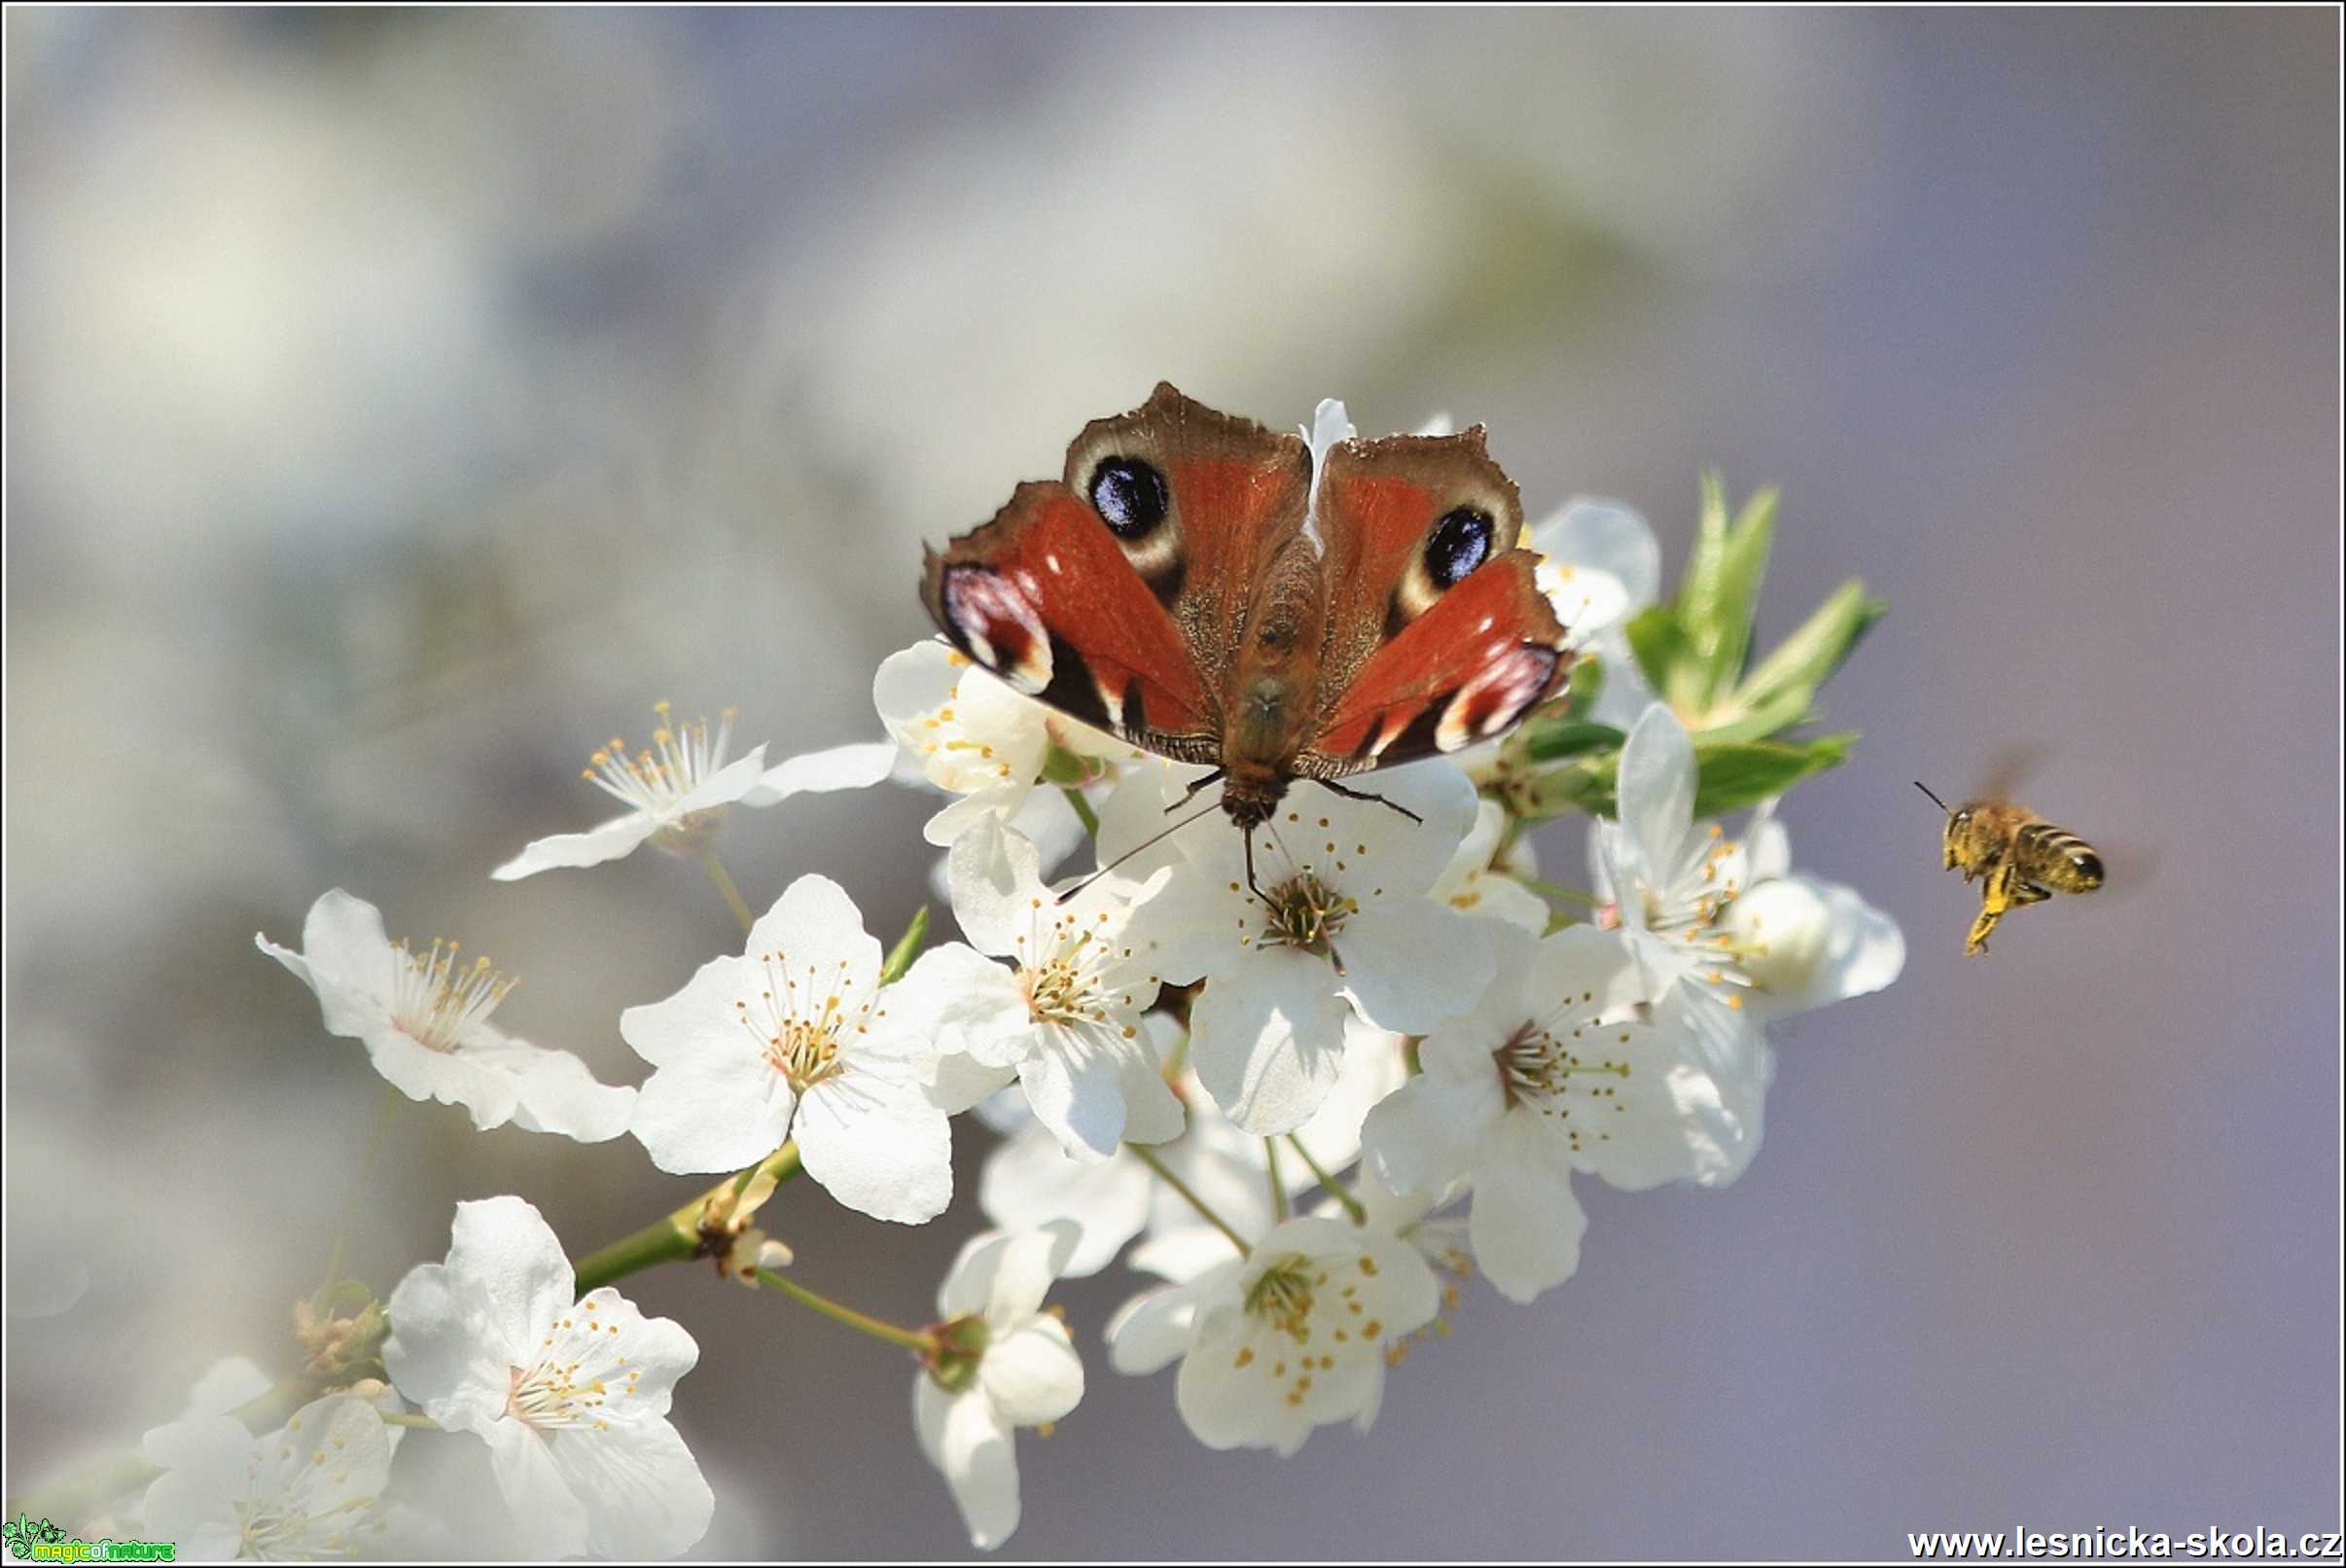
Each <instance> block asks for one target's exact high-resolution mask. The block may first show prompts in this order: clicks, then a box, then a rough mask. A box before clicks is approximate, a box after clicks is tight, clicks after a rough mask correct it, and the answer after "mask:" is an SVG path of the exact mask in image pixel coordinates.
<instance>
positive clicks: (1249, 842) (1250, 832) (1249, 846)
mask: <svg viewBox="0 0 2346 1568" xmlns="http://www.w3.org/2000/svg"><path fill="white" fill-rule="evenodd" d="M1246 890H1247V891H1248V892H1249V893H1252V894H1254V895H1255V897H1256V898H1258V899H1262V903H1263V905H1264V906H1265V907H1268V905H1269V904H1270V900H1269V899H1268V898H1266V897H1264V896H1263V892H1262V888H1260V887H1258V886H1257V885H1256V884H1255V830H1254V829H1253V828H1248V829H1247V830H1246Z"/></svg>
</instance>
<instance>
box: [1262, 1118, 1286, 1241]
mask: <svg viewBox="0 0 2346 1568" xmlns="http://www.w3.org/2000/svg"><path fill="white" fill-rule="evenodd" d="M1262 1169H1263V1173H1264V1174H1265V1175H1267V1176H1268V1177H1269V1178H1270V1200H1271V1218H1272V1219H1273V1220H1274V1221H1277V1220H1284V1219H1286V1218H1287V1183H1286V1181H1285V1180H1284V1179H1282V1178H1281V1176H1280V1175H1279V1140H1278V1139H1276V1138H1265V1139H1263V1140H1262Z"/></svg>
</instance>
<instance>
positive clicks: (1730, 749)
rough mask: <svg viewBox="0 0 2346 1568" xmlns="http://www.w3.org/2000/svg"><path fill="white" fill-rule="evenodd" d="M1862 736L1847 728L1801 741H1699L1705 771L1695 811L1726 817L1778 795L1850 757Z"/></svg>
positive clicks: (1696, 759)
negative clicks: (1792, 742) (1839, 731)
mask: <svg viewBox="0 0 2346 1568" xmlns="http://www.w3.org/2000/svg"><path fill="white" fill-rule="evenodd" d="M1857 738H1858V737H1857V736H1856V735H1855V734H1853V733H1843V734H1835V735H1819V736H1818V737H1817V738H1816V739H1814V740H1808V741H1801V742H1798V743H1796V744H1788V743H1786V742H1784V741H1780V740H1739V741H1727V742H1725V743H1724V744H1723V743H1720V742H1717V741H1713V742H1711V743H1710V744H1707V745H1706V744H1704V743H1703V742H1701V741H1696V742H1695V744H1694V762H1695V766H1697V767H1698V768H1699V769H1700V770H1701V771H1700V773H1699V775H1698V779H1697V782H1696V784H1695V786H1694V814H1695V815H1696V816H1697V817H1716V816H1722V815H1724V814H1725V813H1726V812H1729V811H1740V810H1742V809H1743V808H1744V807H1746V806H1753V805H1758V804H1759V803H1760V802H1761V801H1766V800H1772V799H1774V798H1775V797H1776V796H1779V795H1782V794H1783V793H1784V792H1785V791H1786V790H1789V789H1791V788H1792V787H1793V786H1794V785H1795V784H1797V783H1798V782H1799V781H1800V780H1802V779H1804V778H1806V777H1808V776H1809V775H1810V774H1812V773H1822V772H1823V771H1825V769H1827V768H1828V767H1837V766H1840V765H1841V764H1842V763H1844V762H1846V761H1848V760H1849V753H1850V750H1851V748H1853V747H1854V746H1856V745H1857Z"/></svg>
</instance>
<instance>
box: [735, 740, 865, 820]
mask: <svg viewBox="0 0 2346 1568" xmlns="http://www.w3.org/2000/svg"><path fill="white" fill-rule="evenodd" d="M897 755H898V753H897V749H896V742H895V741H893V740H859V741H855V742H853V743H851V744H849V745H845V746H833V747H830V748H828V749H826V750H823V751H807V752H800V754H799V755H798V756H796V757H786V758H784V759H783V760H782V761H781V762H778V763H776V764H775V765H774V766H771V767H769V768H767V769H766V770H765V771H764V773H762V774H760V775H759V776H758V782H757V784H756V785H755V786H754V787H753V788H752V789H751V790H750V791H749V793H748V794H746V795H744V796H742V797H741V803H742V804H743V805H750V806H764V805H776V804H779V803H780V802H784V801H787V800H789V799H790V798H791V797H792V796H794V795H820V794H828V793H829V792H831V791H833V790H860V789H869V788H870V787H871V786H872V785H874V784H878V783H881V782H882V781H884V780H885V779H886V778H887V777H888V775H889V773H890V772H891V771H893V770H894V769H895V766H896V759H897Z"/></svg>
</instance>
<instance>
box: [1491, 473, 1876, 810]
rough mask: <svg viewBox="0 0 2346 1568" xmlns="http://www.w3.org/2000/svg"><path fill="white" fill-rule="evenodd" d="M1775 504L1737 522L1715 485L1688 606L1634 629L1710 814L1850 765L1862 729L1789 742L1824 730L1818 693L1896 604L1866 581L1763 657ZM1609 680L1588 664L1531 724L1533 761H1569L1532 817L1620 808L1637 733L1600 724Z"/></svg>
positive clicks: (1761, 502) (1754, 506)
mask: <svg viewBox="0 0 2346 1568" xmlns="http://www.w3.org/2000/svg"><path fill="white" fill-rule="evenodd" d="M1776 508H1777V496H1776V492H1775V491H1774V490H1773V489H1763V490H1760V492H1759V493H1757V494H1756V495H1754V496H1753V497H1752V498H1751V499H1750V500H1749V501H1747V502H1745V503H1744V505H1743V507H1742V508H1741V509H1740V510H1739V511H1737V512H1736V513H1734V514H1733V515H1732V516H1731V517H1730V516H1729V514H1728V511H1727V501H1726V489H1725V486H1724V484H1723V483H1722V482H1721V481H1720V479H1719V477H1718V476H1717V475H1716V474H1708V475H1705V476H1704V477H1703V481H1702V508H1701V513H1700V516H1699V518H1698V520H1697V522H1696V526H1695V535H1694V549H1693V552H1692V554H1691V555H1690V556H1689V557H1688V562H1687V570H1686V575H1685V577H1684V578H1683V579H1682V580H1681V582H1680V584H1679V587H1678V592H1677V594H1676V596H1675V597H1673V598H1671V599H1668V600H1666V601H1664V602H1662V603H1660V604H1656V605H1653V606H1652V607H1650V608H1648V609H1647V610H1645V611H1643V612H1642V613H1640V614H1639V615H1637V616H1636V617H1634V618H1633V619H1631V620H1630V622H1629V623H1628V624H1627V625H1626V626H1625V627H1624V628H1623V630H1624V633H1625V635H1626V639H1627V642H1628V645H1629V650H1630V653H1631V656H1632V657H1633V658H1635V659H1636V660H1637V663H1638V668H1639V671H1640V672H1641V673H1642V674H1643V675H1644V676H1645V677H1646V680H1647V683H1648V684H1649V685H1651V686H1652V687H1653V690H1654V691H1655V692H1656V693H1658V694H1659V695H1661V698H1662V700H1664V701H1665V702H1667V703H1669V704H1670V707H1671V708H1672V710H1673V711H1675V712H1676V713H1677V714H1678V716H1679V718H1680V719H1681V720H1683V721H1684V722H1685V724H1686V726H1687V729H1688V731H1689V732H1690V733H1691V734H1692V736H1693V739H1694V756H1695V761H1696V763H1697V765H1698V766H1699V768H1700V781H1699V784H1698V786H1697V794H1696V797H1695V802H1694V810H1695V814H1696V815H1698V816H1716V815H1719V814H1721V813H1723V812H1727V811H1735V810H1740V809H1742V808H1744V807H1747V806H1752V805H1756V804H1758V803H1759V802H1761V801H1765V800H1768V799H1770V798H1772V797H1774V796H1777V795H1781V794H1783V793H1784V792H1785V791H1786V790H1789V789H1790V788H1792V786H1793V785H1795V784H1796V783H1798V782H1799V781H1800V780H1801V779H1803V778H1806V777H1808V776H1809V775H1810V774H1812V773H1818V772H1822V771H1823V770H1824V769H1826V768H1828V767H1832V766H1837V765H1838V764H1840V763H1841V762H1842V761H1844V760H1845V759H1846V758H1847V757H1848V756H1849V753H1850V750H1851V748H1852V747H1853V746H1854V745H1855V744H1856V741H1857V736H1856V735H1855V734H1852V733H1840V734H1827V735H1818V736H1812V737H1807V738H1790V737H1787V736H1786V734H1785V731H1790V730H1795V729H1798V728H1799V727H1801V726H1803V725H1806V724H1809V723H1811V722H1813V721H1814V720H1815V718H1816V717H1817V714H1816V697H1817V693H1818V691H1819V690H1820V689H1821V688H1822V687H1823V686H1824V684H1825V683H1826V682H1827V681H1828V680H1830V679H1831V677H1832V673H1833V672H1834V671H1835V670H1837V669H1839V668H1840V667H1841V665H1842V663H1843V662H1844V661H1845V660H1847V659H1848V658H1849V655H1850V653H1851V652H1852V651H1853V650H1854V649H1855V648H1856V647H1857V645H1858V642H1859V641H1860V639H1862V638H1863V637H1864V636H1865V635H1866V631H1867V630H1868V629H1869V628H1870V627H1871V626H1872V625H1873V624H1874V623H1875V622H1876V621H1879V620H1880V619H1881V618H1882V616H1883V614H1884V613H1885V612H1887V611H1888V609H1889V606H1888V604H1886V603H1885V602H1884V601H1882V600H1880V599H1878V598H1873V597H1871V596H1869V595H1868V594H1867V593H1866V587H1865V585H1864V584H1863V583H1861V582H1859V581H1857V580H1856V579H1854V578H1853V579H1851V580H1850V581H1849V582H1847V583H1844V584H1842V585H1841V586H1840V587H1839V588H1835V589H1834V590H1833V591H1832V593H1831V595H1829V596H1828V597H1827V598H1826V600H1825V602H1824V603H1823V604H1821V605H1819V606H1818V607H1817V608H1816V609H1815V610H1814V611H1813V612H1811V613H1810V615H1809V617H1808V619H1807V620H1805V621H1803V622H1802V623H1801V624H1800V625H1799V627H1798V628H1797V629H1796V630H1795V631H1794V632H1793V633H1792V635H1791V636H1789V637H1787V638H1785V639H1784V640H1783V641H1782V642H1780V643H1778V644H1777V645H1776V646H1775V647H1774V648H1773V649H1771V650H1769V651H1768V653H1767V654H1766V655H1765V656H1764V657H1761V658H1760V659H1757V660H1755V659H1754V658H1753V657H1752V624H1753V622H1754V620H1755V618H1756V616H1757V614H1758V611H1759V607H1760V585H1761V583H1762V582H1763V581H1764V580H1765V578H1766V576H1767V557H1768V552H1769V549H1770V547H1771V546H1772V545H1773V544H1774V542H1775V533H1776ZM1603 679H1604V671H1603V669H1602V667H1601V665H1600V663H1599V661H1598V660H1597V659H1593V658H1587V657H1583V658H1582V659H1580V660H1579V661H1578V662H1577V663H1576V665H1575V666H1574V670H1573V681H1572V685H1571V686H1570V688H1568V691H1567V695H1566V700H1565V701H1564V702H1563V703H1562V704H1561V706H1560V708H1559V710H1558V711H1557V712H1555V713H1553V714H1551V715H1550V716H1548V717H1546V718H1543V719H1540V720H1538V721H1536V722H1534V723H1533V724H1531V725H1529V726H1527V727H1526V728H1525V731H1524V733H1523V736H1522V738H1521V740H1520V741H1519V742H1518V744H1519V745H1520V747H1521V749H1522V754H1523V756H1524V758H1525V760H1526V761H1528V762H1529V763H1531V764H1532V765H1534V766H1543V765H1548V764H1556V765H1560V766H1554V767H1552V768H1551V769H1549V770H1547V771H1545V772H1543V773H1541V774H1539V776H1538V777H1537V778H1536V779H1535V780H1534V781H1533V782H1532V783H1531V785H1530V787H1529V789H1528V790H1527V791H1519V792H1518V794H1517V797H1516V799H1517V800H1518V802H1521V803H1522V804H1524V805H1526V806H1528V808H1529V814H1531V815H1534V816H1552V815H1555V814H1558V813H1560V812H1564V811H1571V810H1582V811H1588V812H1592V813H1595V814H1597V815H1611V814H1612V813H1613V812H1614V810H1615V809H1616V802H1615V799H1614V781H1615V775H1616V773H1617V770H1618V768H1619V766H1620V748H1621V744H1622V742H1623V740H1624V739H1625V738H1626V737H1625V736H1623V735H1622V733H1621V732H1620V731H1618V730H1616V729H1614V728H1612V727H1611V726H1609V725H1603V724H1599V723H1596V722H1594V721H1593V720H1591V719H1590V718H1588V716H1587V715H1588V712H1589V709H1590V707H1591V705H1592V704H1593V703H1594V701H1595V697H1596V693H1597V692H1598V691H1599V690H1600V689H1601V686H1602V682H1603Z"/></svg>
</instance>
